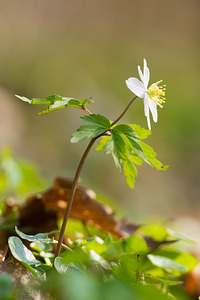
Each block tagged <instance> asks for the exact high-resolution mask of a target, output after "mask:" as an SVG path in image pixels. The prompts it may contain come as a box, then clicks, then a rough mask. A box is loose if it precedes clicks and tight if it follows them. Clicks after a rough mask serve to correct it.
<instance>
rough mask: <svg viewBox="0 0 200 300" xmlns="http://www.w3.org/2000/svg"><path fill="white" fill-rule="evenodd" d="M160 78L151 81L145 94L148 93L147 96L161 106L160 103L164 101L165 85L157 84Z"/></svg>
mask: <svg viewBox="0 0 200 300" xmlns="http://www.w3.org/2000/svg"><path fill="white" fill-rule="evenodd" d="M161 82H162V80H160V81H157V82H155V83H153V84H152V85H151V86H150V87H149V88H148V90H147V94H148V95H149V98H150V99H151V100H152V101H153V102H155V103H156V104H157V105H159V106H160V107H163V106H162V103H165V87H166V85H165V84H164V85H160V86H158V85H159V83H161Z"/></svg>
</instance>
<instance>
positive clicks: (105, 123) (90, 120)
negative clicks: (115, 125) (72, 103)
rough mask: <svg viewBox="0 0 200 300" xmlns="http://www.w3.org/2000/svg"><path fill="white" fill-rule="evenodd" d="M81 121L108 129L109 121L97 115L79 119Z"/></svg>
mask: <svg viewBox="0 0 200 300" xmlns="http://www.w3.org/2000/svg"><path fill="white" fill-rule="evenodd" d="M81 119H82V120H83V121H85V122H88V123H91V124H93V125H100V126H103V127H105V128H107V129H109V128H110V121H109V120H108V119H107V118H106V117H105V116H102V115H99V114H91V115H90V116H83V117H81Z"/></svg>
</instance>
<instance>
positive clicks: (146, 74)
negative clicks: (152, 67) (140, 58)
mask: <svg viewBox="0 0 200 300" xmlns="http://www.w3.org/2000/svg"><path fill="white" fill-rule="evenodd" d="M143 75H144V80H143V82H144V86H145V88H146V89H147V86H148V84H149V78H150V71H149V68H148V67H147V61H146V59H145V58H144V72H143Z"/></svg>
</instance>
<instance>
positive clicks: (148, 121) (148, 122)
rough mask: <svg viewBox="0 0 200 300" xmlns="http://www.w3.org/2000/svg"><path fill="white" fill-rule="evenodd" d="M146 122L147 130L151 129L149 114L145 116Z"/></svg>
mask: <svg viewBox="0 0 200 300" xmlns="http://www.w3.org/2000/svg"><path fill="white" fill-rule="evenodd" d="M147 124H148V127H149V130H151V122H150V117H149V115H148V116H147Z"/></svg>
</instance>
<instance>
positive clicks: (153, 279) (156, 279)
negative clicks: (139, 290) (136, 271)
mask: <svg viewBox="0 0 200 300" xmlns="http://www.w3.org/2000/svg"><path fill="white" fill-rule="evenodd" d="M144 280H145V282H146V283H150V284H158V283H164V284H166V285H167V286H174V285H181V284H183V281H177V280H176V281H175V280H169V279H167V278H166V277H161V276H156V275H152V274H144Z"/></svg>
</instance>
